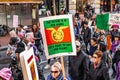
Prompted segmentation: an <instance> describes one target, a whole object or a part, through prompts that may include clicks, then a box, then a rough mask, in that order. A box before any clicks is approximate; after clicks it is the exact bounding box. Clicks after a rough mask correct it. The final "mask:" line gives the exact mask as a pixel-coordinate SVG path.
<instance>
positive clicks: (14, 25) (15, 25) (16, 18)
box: [13, 15, 18, 27]
mask: <svg viewBox="0 0 120 80" xmlns="http://www.w3.org/2000/svg"><path fill="white" fill-rule="evenodd" d="M17 26H18V15H13V27H17Z"/></svg>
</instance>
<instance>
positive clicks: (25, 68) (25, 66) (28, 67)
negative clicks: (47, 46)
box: [20, 48, 39, 80]
mask: <svg viewBox="0 0 120 80" xmlns="http://www.w3.org/2000/svg"><path fill="white" fill-rule="evenodd" d="M20 63H21V67H22V72H23V76H24V80H39V77H38V71H37V65H36V61H35V56H34V51H33V48H30V49H29V50H28V51H27V50H26V51H24V52H22V53H20Z"/></svg>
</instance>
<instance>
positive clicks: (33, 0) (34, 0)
mask: <svg viewBox="0 0 120 80" xmlns="http://www.w3.org/2000/svg"><path fill="white" fill-rule="evenodd" d="M41 2H42V0H0V4H2V3H41Z"/></svg>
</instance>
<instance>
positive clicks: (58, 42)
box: [39, 15, 76, 58]
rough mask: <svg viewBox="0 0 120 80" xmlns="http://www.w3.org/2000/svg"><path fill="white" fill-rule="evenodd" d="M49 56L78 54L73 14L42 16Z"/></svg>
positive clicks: (45, 45) (44, 38)
mask: <svg viewBox="0 0 120 80" xmlns="http://www.w3.org/2000/svg"><path fill="white" fill-rule="evenodd" d="M39 21H40V24H41V26H43V27H41V33H42V34H43V41H44V47H45V53H46V56H47V58H52V57H56V56H65V55H76V48H75V38H74V31H73V21H72V15H59V16H52V17H45V18H40V20H39Z"/></svg>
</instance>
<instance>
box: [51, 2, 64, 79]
mask: <svg viewBox="0 0 120 80" xmlns="http://www.w3.org/2000/svg"><path fill="white" fill-rule="evenodd" d="M52 1H53V12H54V15H56V7H55V0H52ZM60 60H61V65H62V74H63V78H64V79H65V78H66V75H65V67H64V60H63V56H61V57H60Z"/></svg>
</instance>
